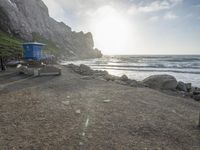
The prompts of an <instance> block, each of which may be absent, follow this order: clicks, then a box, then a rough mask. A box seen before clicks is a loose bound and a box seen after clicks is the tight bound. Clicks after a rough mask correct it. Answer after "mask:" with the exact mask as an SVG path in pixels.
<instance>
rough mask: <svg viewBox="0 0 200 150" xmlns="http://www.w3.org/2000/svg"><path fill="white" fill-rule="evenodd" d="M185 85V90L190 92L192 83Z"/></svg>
mask: <svg viewBox="0 0 200 150" xmlns="http://www.w3.org/2000/svg"><path fill="white" fill-rule="evenodd" d="M185 85H186V89H187V91H188V92H190V91H191V89H192V83H186V84H185Z"/></svg>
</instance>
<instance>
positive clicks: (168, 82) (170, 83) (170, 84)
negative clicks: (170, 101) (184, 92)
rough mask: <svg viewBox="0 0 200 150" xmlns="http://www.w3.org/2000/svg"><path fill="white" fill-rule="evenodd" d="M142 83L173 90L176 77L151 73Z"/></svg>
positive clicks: (155, 87) (151, 86) (175, 85)
mask: <svg viewBox="0 0 200 150" xmlns="http://www.w3.org/2000/svg"><path fill="white" fill-rule="evenodd" d="M143 83H144V84H145V85H146V86H148V87H150V88H154V89H160V90H175V89H176V87H177V84H178V83H177V80H176V78H175V77H173V76H171V75H153V76H150V77H148V78H146V79H144V80H143Z"/></svg>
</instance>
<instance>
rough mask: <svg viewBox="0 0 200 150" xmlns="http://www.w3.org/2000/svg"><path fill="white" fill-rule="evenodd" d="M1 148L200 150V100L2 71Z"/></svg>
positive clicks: (67, 73)
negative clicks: (198, 123)
mask: <svg viewBox="0 0 200 150" xmlns="http://www.w3.org/2000/svg"><path fill="white" fill-rule="evenodd" d="M0 83H1V89H0V133H1V134H0V149H2V150H11V149H12V150H18V149H26V150H28V149H37V150H56V149H58V150H66V149H69V150H76V149H77V150H79V149H82V150H90V149H91V150H94V149H96V150H111V149H113V150H134V149H136V150H138V149H139V150H140V149H141V150H142V149H143V150H147V149H148V150H153V149H157V150H159V149H164V150H172V149H174V150H198V149H200V130H199V128H198V127H197V122H198V113H199V108H200V103H199V102H196V101H194V100H192V99H190V98H181V97H177V96H172V95H168V94H164V93H162V92H159V91H156V90H153V89H149V88H145V87H138V88H137V87H129V86H125V85H119V84H117V83H114V82H112V81H109V82H108V81H105V80H100V79H86V78H83V76H81V75H79V74H77V73H74V72H73V71H72V70H71V69H69V68H67V67H63V66H62V76H46V77H45V76H44V77H28V78H27V77H25V76H19V75H16V74H14V73H12V71H11V73H10V75H8V74H2V73H1V80H0Z"/></svg>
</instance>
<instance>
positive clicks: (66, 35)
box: [0, 0, 102, 58]
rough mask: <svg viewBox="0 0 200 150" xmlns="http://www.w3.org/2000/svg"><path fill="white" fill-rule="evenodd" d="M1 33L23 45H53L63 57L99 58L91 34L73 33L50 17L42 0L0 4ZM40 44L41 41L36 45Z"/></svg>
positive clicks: (13, 0) (4, 0)
mask: <svg viewBox="0 0 200 150" xmlns="http://www.w3.org/2000/svg"><path fill="white" fill-rule="evenodd" d="M0 14H1V15H0V30H2V31H4V32H7V33H9V34H10V35H11V36H14V37H18V38H21V39H23V40H24V41H33V40H37V39H35V38H34V33H36V34H37V35H38V36H40V37H41V38H44V39H46V40H48V41H52V43H54V44H55V46H56V47H57V48H58V51H57V53H58V54H61V55H62V57H64V58H68V57H77V58H96V57H101V56H102V54H101V52H100V51H99V50H98V49H94V41H93V37H92V34H91V33H90V32H88V33H83V32H75V31H72V29H71V28H70V27H69V26H68V25H66V24H64V23H63V22H57V21H56V20H54V19H53V18H51V17H50V16H49V11H48V8H47V6H46V5H45V4H44V2H43V1H42V0H28V1H27V0H0ZM39 42H40V41H39Z"/></svg>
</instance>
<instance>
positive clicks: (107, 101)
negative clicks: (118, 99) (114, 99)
mask: <svg viewBox="0 0 200 150" xmlns="http://www.w3.org/2000/svg"><path fill="white" fill-rule="evenodd" d="M103 102H104V103H110V102H111V100H109V99H107V100H104V101H103Z"/></svg>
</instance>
